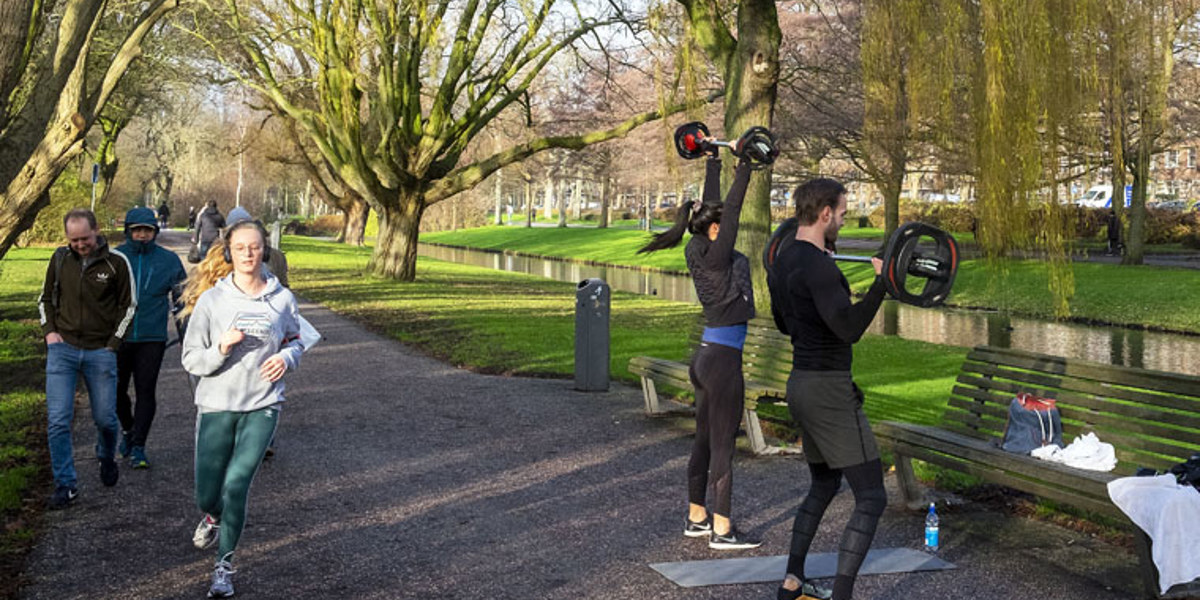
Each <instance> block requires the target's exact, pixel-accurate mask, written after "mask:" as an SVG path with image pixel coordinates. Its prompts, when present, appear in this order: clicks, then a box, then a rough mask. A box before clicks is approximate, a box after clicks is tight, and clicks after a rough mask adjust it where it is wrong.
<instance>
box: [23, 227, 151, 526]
mask: <svg viewBox="0 0 1200 600" xmlns="http://www.w3.org/2000/svg"><path fill="white" fill-rule="evenodd" d="M63 229H64V230H65V232H66V237H67V242H68V245H67V246H65V247H61V248H59V249H58V250H55V251H54V255H53V256H52V257H51V258H50V265H49V267H48V268H47V269H46V281H45V283H44V284H43V286H42V294H41V296H40V297H39V298H38V312H39V313H40V314H41V324H42V332H43V333H44V334H45V336H46V419H47V421H48V427H47V438H48V441H49V445H50V464H51V468H52V469H53V471H54V494H53V495H52V496H51V497H50V507H51V508H63V507H65V506H67V505H69V504H70V503H71V502H73V501H74V500H75V497H76V496H77V495H78V490H77V488H76V475H75V459H74V454H75V452H74V447H73V444H72V441H71V423H72V421H74V420H75V384H76V382H77V380H78V377H79V375H80V374H82V375H83V379H84V382H85V383H86V384H87V391H88V402H89V404H90V405H91V409H92V421H94V422H95V423H96V430H97V438H98V439H97V442H96V458H97V459H99V461H100V481H101V482H102V483H103V484H104V485H106V486H114V485H116V484H117V479H118V477H119V476H120V471H119V470H118V469H117V463H116V460H115V456H114V454H115V453H116V446H117V427H118V423H117V411H116V396H117V355H116V350H117V348H118V347H120V345H121V341H122V339H123V338H124V337H125V334H126V332H127V330H128V327H129V323H130V321H132V320H133V315H134V312H135V311H136V309H137V296H136V292H135V291H134V287H133V286H134V278H133V271H132V270H131V268H130V265H129V260H128V259H126V257H125V255H124V254H122V253H121V252H120V251H119V250H116V249H110V248H109V247H108V242H106V241H105V239H104V237H103V236H101V235H99V229H98V227H97V225H96V215H95V214H93V213H92V211H90V210H87V209H75V210H72V211H71V212H68V213H67V214H66V216H65V217H63Z"/></svg>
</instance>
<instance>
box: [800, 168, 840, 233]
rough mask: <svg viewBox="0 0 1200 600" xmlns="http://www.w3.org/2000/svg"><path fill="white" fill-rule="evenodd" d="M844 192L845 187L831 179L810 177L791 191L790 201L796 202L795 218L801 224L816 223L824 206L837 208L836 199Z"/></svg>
mask: <svg viewBox="0 0 1200 600" xmlns="http://www.w3.org/2000/svg"><path fill="white" fill-rule="evenodd" d="M845 193H846V187H845V186H843V185H842V184H840V183H838V182H836V181H834V180H832V179H826V178H819V179H810V180H808V181H806V182H804V183H802V184H800V185H799V186H797V187H796V191H794V192H792V201H793V202H795V203H796V220H797V221H798V222H799V223H800V224H801V225H812V224H813V223H816V222H817V219H819V218H820V217H821V211H822V210H823V209H824V208H825V207H826V206H828V207H829V208H830V209H832V210H837V206H838V200H839V199H840V198H841V197H842V195H843V194H845Z"/></svg>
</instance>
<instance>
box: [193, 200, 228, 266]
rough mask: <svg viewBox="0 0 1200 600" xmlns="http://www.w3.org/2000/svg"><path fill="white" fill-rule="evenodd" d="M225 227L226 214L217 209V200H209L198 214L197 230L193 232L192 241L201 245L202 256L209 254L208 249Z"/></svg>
mask: <svg viewBox="0 0 1200 600" xmlns="http://www.w3.org/2000/svg"><path fill="white" fill-rule="evenodd" d="M224 227H225V216H224V215H222V214H221V211H219V210H217V201H216V200H209V201H208V204H206V205H205V206H204V209H203V210H201V211H200V214H199V215H197V216H196V231H195V233H193V234H192V243H193V244H197V245H199V247H200V256H202V257H203V256H204V255H206V254H208V249H209V248H210V247H211V246H212V244H213V242H215V241H217V239H218V238H220V237H221V229H223V228H224Z"/></svg>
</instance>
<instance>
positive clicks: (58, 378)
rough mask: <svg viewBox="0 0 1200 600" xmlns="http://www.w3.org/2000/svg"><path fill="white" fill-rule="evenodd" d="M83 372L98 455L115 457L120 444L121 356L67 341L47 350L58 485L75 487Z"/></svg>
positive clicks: (49, 409) (51, 435) (49, 418)
mask: <svg viewBox="0 0 1200 600" xmlns="http://www.w3.org/2000/svg"><path fill="white" fill-rule="evenodd" d="M80 373H82V374H83V381H84V384H85V385H86V386H87V392H88V401H89V403H90V404H91V407H92V420H93V421H95V423H96V430H97V436H96V458H99V459H111V458H113V455H114V453H115V451H116V447H117V431H118V429H119V427H120V426H119V424H118V422H117V355H116V353H115V352H112V351H111V350H108V349H106V348H98V349H96V350H83V349H80V348H76V347H75V346H72V345H71V344H68V343H66V342H62V343H58V344H50V346H49V347H48V348H47V350H46V418H47V421H48V427H47V436H46V437H47V438H48V439H49V442H50V465H51V468H52V469H53V471H54V484H55V485H56V486H68V487H75V482H76V477H75V456H74V454H75V451H74V448H73V446H72V443H71V424H72V422H73V421H74V420H75V382H76V381H77V380H78V377H79V374H80Z"/></svg>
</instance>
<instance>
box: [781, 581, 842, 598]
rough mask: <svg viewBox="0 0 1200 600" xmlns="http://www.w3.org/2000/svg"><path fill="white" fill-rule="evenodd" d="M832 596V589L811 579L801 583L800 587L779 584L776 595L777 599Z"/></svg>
mask: <svg viewBox="0 0 1200 600" xmlns="http://www.w3.org/2000/svg"><path fill="white" fill-rule="evenodd" d="M832 597H833V590H831V589H829V588H823V587H821V586H819V585H817V584H815V583H813V582H811V581H805V582H803V583H801V584H800V587H799V588H798V589H794V590H789V589H787V588H784V587H783V586H780V587H779V594H777V595H776V598H778V600H829V599H830V598H832Z"/></svg>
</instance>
